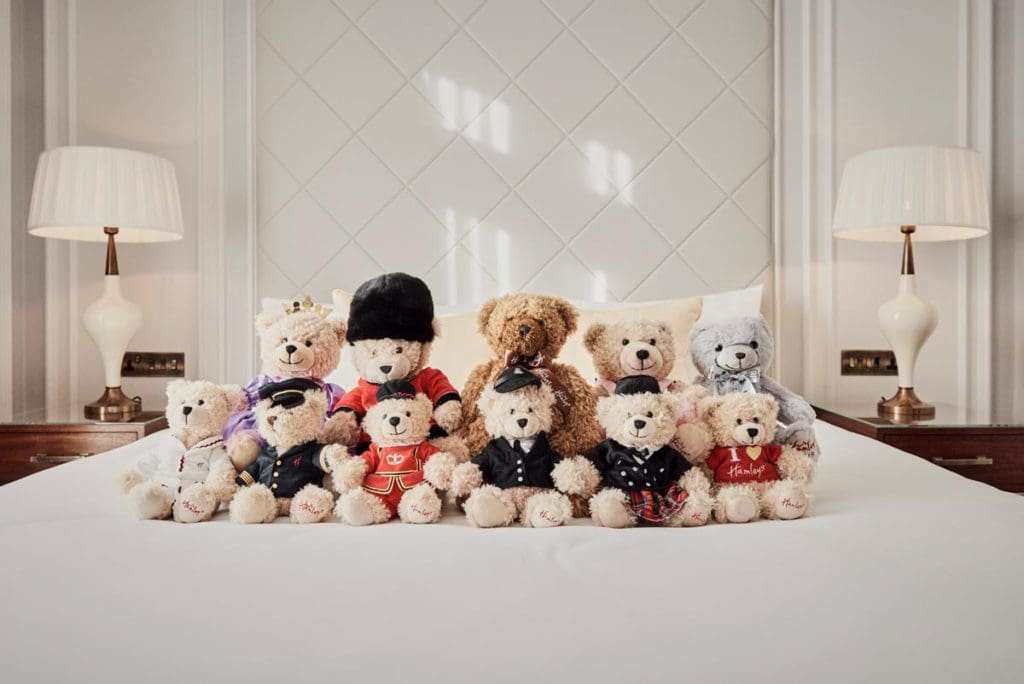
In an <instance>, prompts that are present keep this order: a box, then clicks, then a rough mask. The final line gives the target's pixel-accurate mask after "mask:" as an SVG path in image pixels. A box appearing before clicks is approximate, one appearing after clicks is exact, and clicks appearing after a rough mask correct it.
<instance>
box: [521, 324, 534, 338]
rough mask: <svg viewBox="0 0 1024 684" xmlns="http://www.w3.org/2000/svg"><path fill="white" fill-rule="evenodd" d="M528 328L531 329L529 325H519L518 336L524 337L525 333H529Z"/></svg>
mask: <svg viewBox="0 0 1024 684" xmlns="http://www.w3.org/2000/svg"><path fill="white" fill-rule="evenodd" d="M530 330H532V328H530V326H528V325H521V326H519V336H520V337H526V336H527V335H529V334H530Z"/></svg>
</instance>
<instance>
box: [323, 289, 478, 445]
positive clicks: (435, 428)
mask: <svg viewBox="0 0 1024 684" xmlns="http://www.w3.org/2000/svg"><path fill="white" fill-rule="evenodd" d="M436 327H437V320H436V319H435V318H434V300H433V297H432V296H431V294H430V288H428V287H427V284H426V283H424V282H423V281H422V280H420V279H419V278H417V277H415V276H411V275H408V274H406V273H386V274H384V275H381V276H378V277H376V278H372V279H370V280H368V281H366V282H365V283H363V284H362V285H360V286H359V289H358V290H356V293H355V295H353V297H352V303H351V305H350V308H349V315H348V333H347V336H346V339H347V341H348V343H349V345H350V346H351V348H352V361H353V363H354V364H355V367H356V371H357V372H358V373H359V382H358V383H357V384H356V386H355V387H353V388H352V389H351V390H349V391H348V392H347V393H346V394H345V395H344V396H343V397H340V398H339V400H338V401H336V402H335V404H334V406H333V410H334V411H335V412H336V413H335V416H334V417H333V418H332V420H331V423H332V424H343V427H342V428H340V429H339V430H338V432H339V433H342V432H349V431H350V432H351V434H353V435H355V434H358V435H359V437H358V440H357V443H356V446H355V448H354V449H353V451H354V452H355V453H357V454H359V453H362V452H363V451H365V450H366V449H367V448H368V447H369V445H370V436H369V431H367V430H365V429H362V430H360V428H359V423H360V421H362V420H364V419H365V416H366V413H367V411H368V410H369V409H370V408H371V407H373V405H374V404H376V403H377V393H378V391H379V390H380V387H381V385H383V384H384V383H387V382H392V381H396V380H404V381H408V382H409V383H410V384H411V385H412V386H413V388H414V389H415V393H416V394H422V395H424V396H425V397H427V399H429V400H430V402H431V415H430V420H429V429H430V432H429V439H430V442H431V443H432V444H433V445H434V446H435V447H437V448H438V449H439V450H441V451H446V452H449V453H451V454H453V455H455V456H456V457H457V458H458V459H459V460H465V458H466V457H467V455H468V453H467V451H466V447H465V443H464V442H463V441H462V440H461V439H459V438H457V437H453V436H452V433H453V432H454V431H455V430H456V429H457V428H458V427H459V425H460V424H461V422H462V397H461V396H460V395H459V391H458V390H457V389H456V388H455V386H454V385H453V384H452V383H451V381H450V380H449V379H448V376H446V375H445V374H444V373H443V372H442V371H440V370H438V369H436V368H431V367H429V366H428V365H427V363H428V361H429V358H430V346H431V344H432V343H433V341H434V337H435V336H436V334H437V331H436Z"/></svg>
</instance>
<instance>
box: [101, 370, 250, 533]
mask: <svg viewBox="0 0 1024 684" xmlns="http://www.w3.org/2000/svg"><path fill="white" fill-rule="evenodd" d="M244 405H245V394H244V393H243V392H242V388H241V387H239V386H238V385H215V384H213V383H212V382H206V381H205V380H192V381H189V380H174V381H172V382H169V383H168V384H167V410H166V415H167V425H168V427H169V428H170V433H171V437H172V438H173V439H170V440H167V441H165V442H163V443H161V444H160V445H159V446H158V447H157V448H155V449H154V450H152V451H149V452H147V453H146V454H145V455H143V456H142V458H140V459H139V460H138V461H137V462H136V463H135V465H133V466H132V467H131V468H129V469H128V470H126V471H124V472H123V473H121V474H120V476H119V479H120V486H121V490H122V491H123V492H124V493H125V494H127V495H128V497H129V501H130V503H131V507H132V509H133V510H134V511H135V514H136V515H138V516H139V518H142V519H144V520H145V519H159V518H167V517H173V519H174V520H175V521H177V522H183V523H192V522H200V521H203V520H209V519H210V518H211V517H212V516H213V514H214V513H215V512H216V511H217V508H218V506H219V505H220V504H221V502H224V501H227V500H229V499H230V498H231V495H232V494H234V491H235V484H234V479H235V469H234V467H233V466H232V465H231V461H230V460H229V459H228V454H227V451H226V450H225V448H224V440H223V439H222V437H221V431H222V430H223V429H224V425H225V424H227V421H228V417H229V416H230V415H231V414H232V413H233V412H234V411H236V410H238V409H239V408H240V407H241V406H244Z"/></svg>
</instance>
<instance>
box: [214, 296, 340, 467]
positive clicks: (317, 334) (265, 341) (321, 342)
mask: <svg viewBox="0 0 1024 684" xmlns="http://www.w3.org/2000/svg"><path fill="white" fill-rule="evenodd" d="M330 313H331V310H330V308H328V307H325V306H323V305H321V304H314V303H313V300H312V299H310V298H309V297H306V298H305V300H303V301H302V302H299V301H294V302H291V303H290V304H287V305H285V306H284V308H283V310H282V311H276V312H264V313H261V314H260V315H258V316H257V317H256V332H257V333H258V335H259V338H260V359H261V362H262V366H263V368H262V371H261V372H260V374H259V375H257V376H256V377H255V378H253V379H252V380H250V381H249V384H247V385H246V386H245V394H246V397H247V399H248V401H247V402H246V405H245V406H244V407H242V408H241V409H240V410H239V411H237V412H236V413H235V414H234V415H232V416H231V420H230V421H229V422H228V424H227V426H226V427H225V429H224V441H225V443H226V445H227V450H228V455H229V456H230V457H231V462H232V463H233V464H234V466H235V468H236V469H237V470H242V469H244V468H246V467H248V466H249V465H250V464H251V463H252V462H253V461H254V460H255V459H256V456H257V454H258V453H259V451H260V449H261V448H262V447H263V445H264V443H263V440H262V438H261V437H260V434H259V430H258V429H257V425H256V423H257V420H256V415H255V411H254V408H255V406H256V404H257V403H258V402H259V401H260V399H261V395H260V392H261V390H262V389H263V387H264V386H265V385H268V384H274V383H277V382H281V381H283V380H288V379H290V378H303V379H307V380H310V381H312V382H313V383H315V384H316V385H317V386H318V387H319V388H321V389H322V390H323V391H324V393H325V395H326V400H327V409H328V411H329V410H330V409H331V406H332V405H333V404H334V403H335V402H336V401H337V400H339V399H340V398H341V396H342V395H343V394H344V393H345V392H344V390H343V389H342V388H341V387H338V386H337V385H335V384H333V383H330V382H325V381H324V380H323V378H325V377H327V376H328V375H330V374H331V373H332V372H333V371H334V369H335V368H337V366H338V359H339V358H340V357H341V347H342V344H343V343H344V340H345V330H346V328H345V323H344V322H343V321H339V320H335V319H332V318H329V315H330ZM328 418H329V416H328V414H327V413H325V414H324V416H323V420H322V421H321V423H322V424H321V426H320V430H319V431H318V435H317V436H318V438H319V440H320V441H322V442H325V443H327V442H339V443H347V442H348V441H349V440H350V439H351V438H352V435H351V434H350V433H349V432H347V431H346V428H347V425H346V424H345V423H344V422H343V421H328V420H327V419H328Z"/></svg>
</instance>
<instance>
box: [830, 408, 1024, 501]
mask: <svg viewBox="0 0 1024 684" xmlns="http://www.w3.org/2000/svg"><path fill="white" fill-rule="evenodd" d="M814 410H815V411H816V412H817V414H818V420H823V421H825V422H827V423H832V424H833V425H838V426H839V427H841V428H843V429H844V430H849V431H850V432H856V433H857V434H859V435H864V436H866V437H871V438H872V439H877V440H878V441H879V442H885V443H886V444H891V445H892V446H894V447H896V448H897V449H902V450H904V451H909V452H910V453H912V454H914V455H916V456H920V457H921V458H925V459H928V460H929V461H931V462H932V463H934V464H936V465H938V466H942V467H943V468H947V469H949V470H952V471H953V472H955V473H959V474H960V475H963V476H964V477H969V478H971V479H973V480H978V481H979V482H985V483H987V484H990V485H992V486H993V487H998V488H999V489H1004V490H1006V491H1009V492H1024V421H1014V422H1010V423H994V422H991V421H979V420H972V419H970V418H969V417H968V416H967V412H966V411H964V410H963V409H958V408H957V407H953V406H948V405H942V404H937V405H936V406H935V418H933V419H931V420H926V421H914V422H910V423H904V424H899V423H893V422H890V420H889V419H887V418H880V417H878V416H877V415H875V405H874V404H866V403H865V404H852V405H837V406H829V407H824V406H818V405H815V406H814Z"/></svg>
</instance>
